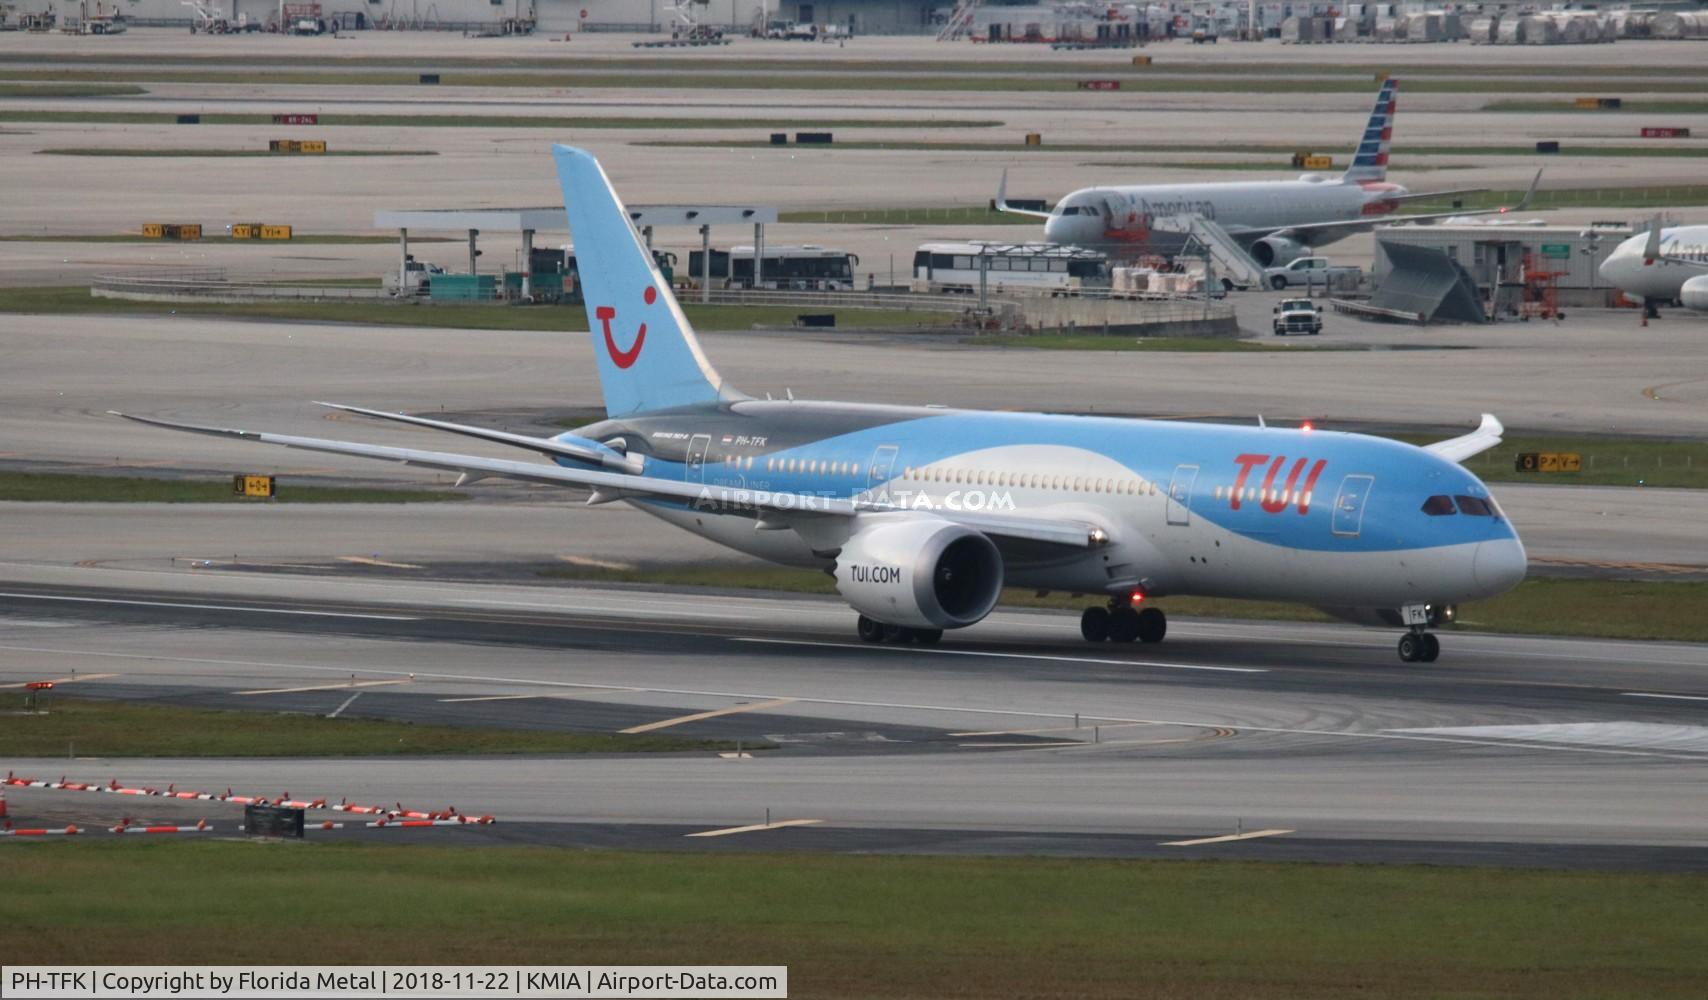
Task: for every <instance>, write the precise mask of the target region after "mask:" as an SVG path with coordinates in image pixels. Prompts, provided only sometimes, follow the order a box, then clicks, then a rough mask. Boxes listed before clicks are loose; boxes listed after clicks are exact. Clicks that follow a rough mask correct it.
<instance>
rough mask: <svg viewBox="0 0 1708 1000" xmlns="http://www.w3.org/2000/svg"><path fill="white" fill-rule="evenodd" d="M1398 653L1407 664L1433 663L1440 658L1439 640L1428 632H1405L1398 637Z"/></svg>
mask: <svg viewBox="0 0 1708 1000" xmlns="http://www.w3.org/2000/svg"><path fill="white" fill-rule="evenodd" d="M1399 653H1400V659H1401V660H1404V661H1405V662H1407V663H1434V662H1435V661H1436V660H1438V659H1440V657H1441V640H1440V639H1437V638H1436V637H1435V636H1434V635H1433V634H1431V633H1429V632H1407V633H1406V634H1405V635H1402V636H1400V646H1399Z"/></svg>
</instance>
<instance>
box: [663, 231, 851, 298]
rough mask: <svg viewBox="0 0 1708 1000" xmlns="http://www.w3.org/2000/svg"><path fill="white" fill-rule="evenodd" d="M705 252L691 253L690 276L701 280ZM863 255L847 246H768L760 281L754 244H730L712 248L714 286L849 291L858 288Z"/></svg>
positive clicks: (797, 290) (805, 290)
mask: <svg viewBox="0 0 1708 1000" xmlns="http://www.w3.org/2000/svg"><path fill="white" fill-rule="evenodd" d="M703 256H704V255H703V254H702V253H701V252H700V251H698V250H694V251H691V252H690V253H689V254H688V273H687V275H685V277H687V278H688V279H689V280H692V281H699V280H700V278H701V276H702V275H704V273H705V272H704V271H703V270H702V265H703V263H704V262H703V260H702V257H703ZM859 266H860V258H859V257H857V256H855V255H854V254H851V253H849V252H848V251H846V250H833V249H830V248H828V247H821V246H814V245H812V244H810V243H809V244H807V245H805V246H798V247H791V246H771V245H769V244H767V245H766V247H765V261H764V267H763V269H762V270H761V272H760V277H759V280H758V281H754V279H753V247H751V246H737V247H730V248H729V250H728V251H724V250H717V249H713V250H712V274H711V278H712V287H713V288H770V289H782V290H784V291H796V292H848V291H853V290H854V272H855V268H858V267H859Z"/></svg>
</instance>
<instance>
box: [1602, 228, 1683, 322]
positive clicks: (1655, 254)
mask: <svg viewBox="0 0 1708 1000" xmlns="http://www.w3.org/2000/svg"><path fill="white" fill-rule="evenodd" d="M1601 276H1602V277H1603V278H1606V279H1607V280H1608V281H1609V282H1611V283H1612V284H1614V285H1616V286H1618V288H1619V289H1620V290H1622V291H1624V292H1625V293H1627V294H1629V295H1634V296H1638V297H1640V298H1642V300H1643V308H1644V309H1645V310H1647V311H1648V314H1649V315H1650V316H1651V317H1652V316H1655V315H1657V312H1656V308H1655V307H1656V306H1658V305H1659V304H1661V303H1663V302H1677V303H1678V304H1679V305H1682V306H1684V307H1685V308H1686V309H1690V310H1693V311H1696V312H1708V226H1674V227H1672V228H1670V229H1662V228H1661V220H1660V219H1659V218H1656V219H1655V221H1654V224H1653V225H1652V226H1650V227H1649V231H1648V232H1646V233H1638V234H1637V235H1636V236H1633V237H1631V238H1630V239H1628V240H1626V241H1625V242H1623V243H1621V244H1619V245H1618V246H1617V247H1615V248H1614V250H1613V252H1612V253H1611V254H1608V255H1607V259H1606V260H1604V261H1602V262H1601Z"/></svg>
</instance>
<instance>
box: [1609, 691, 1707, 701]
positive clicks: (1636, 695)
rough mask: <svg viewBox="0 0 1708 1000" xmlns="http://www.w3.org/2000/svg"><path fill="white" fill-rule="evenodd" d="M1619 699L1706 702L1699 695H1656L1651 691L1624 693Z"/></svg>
mask: <svg viewBox="0 0 1708 1000" xmlns="http://www.w3.org/2000/svg"><path fill="white" fill-rule="evenodd" d="M1620 697H1621V698H1665V699H1667V700H1669V701H1708V696H1704V695H1699V694H1658V693H1656V692H1653V691H1625V692H1622V693H1621V694H1620Z"/></svg>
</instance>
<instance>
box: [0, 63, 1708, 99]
mask: <svg viewBox="0 0 1708 1000" xmlns="http://www.w3.org/2000/svg"><path fill="white" fill-rule="evenodd" d="M1104 75H1105V76H1107V77H1110V78H1114V79H1118V80H1120V81H1121V87H1122V90H1123V91H1124V92H1126V93H1127V94H1132V93H1240V94H1243V93H1249V92H1250V90H1251V86H1252V82H1251V80H1250V79H1249V78H1246V77H1243V76H1239V75H1221V74H1214V73H1212V74H1209V75H1204V76H1196V77H1185V76H1178V75H1158V74H1155V73H1150V72H1148V71H1146V70H1142V69H1138V70H1135V68H1134V67H1132V66H1126V67H1120V68H1116V69H1110V70H1108V71H1106V72H1105V74H1104ZM1084 76H1085V72H1084V71H1083V70H1079V69H1078V68H1075V69H1072V70H1068V71H1064V72H1061V73H1059V74H1043V73H1039V72H1037V70H1036V69H1035V68H1034V69H1032V71H1030V72H1018V73H1002V72H995V73H992V72H984V71H980V70H976V69H975V70H967V71H964V72H945V71H943V70H942V69H941V68H939V67H932V69H931V71H930V72H929V73H920V72H918V66H917V65H915V66H913V67H911V68H910V69H908V70H903V71H895V70H889V69H885V70H879V71H875V72H869V73H862V72H858V71H853V70H850V69H849V68H848V67H845V66H844V65H842V64H838V63H826V64H823V65H820V66H817V67H814V68H813V69H809V70H806V71H803V72H801V73H799V74H791V73H788V72H777V71H770V70H769V68H767V72H766V73H764V74H763V75H761V74H756V73H754V72H753V70H752V68H751V67H750V66H746V65H731V66H729V67H728V68H726V69H721V70H720V69H712V68H709V67H708V66H706V65H702V66H698V67H696V68H695V69H692V70H684V69H683V68H682V67H681V65H680V64H678V65H677V66H675V67H673V68H672V70H671V71H670V72H664V73H658V72H633V71H629V72H625V71H620V70H619V71H613V70H612V69H611V68H609V67H597V68H589V69H580V70H564V69H562V68H561V67H560V68H558V69H556V70H553V71H535V72H517V71H504V70H490V71H480V70H459V71H453V72H444V73H441V74H440V85H441V86H445V87H506V88H583V89H586V88H600V89H635V88H641V89H670V90H679V89H683V90H716V89H721V90H780V91H790V90H801V91H819V90H836V91H848V90H866V91H914V92H918V91H948V92H1040V91H1056V92H1074V91H1078V90H1079V80H1080V79H1082V78H1083V77H1084ZM115 77H116V78H117V79H116V80H115V79H114V78H115ZM0 79H4V80H8V81H15V82H51V83H66V82H89V83H101V84H111V83H115V82H124V83H138V84H142V83H206V84H248V85H256V86H273V87H277V86H366V87H374V86H410V87H416V86H420V85H421V82H420V76H419V74H418V73H413V72H400V71H397V70H394V69H383V68H374V69H367V70H363V69H359V68H352V67H340V68H336V69H331V70H326V71H314V70H303V69H264V68H255V69H218V68H211V67H209V68H204V67H192V68H184V67H179V68H171V69H136V68H133V67H127V66H112V67H107V68H100V69H81V68H70V67H59V68H51V69H40V68H28V69H24V68H11V67H0ZM1702 86H1703V84H1702V82H1701V81H1700V80H1699V79H1695V78H1689V77H1681V76H1680V75H1678V74H1672V75H1666V76H1655V77H1647V78H1643V79H1640V80H1631V79H1621V78H1617V77H1609V78H1606V79H1601V80H1597V81H1596V83H1595V87H1596V89H1597V90H1598V92H1599V94H1600V95H1606V96H1613V95H1622V94H1697V93H1700V92H1701V90H1702ZM1373 87H1374V81H1373V78H1372V77H1371V76H1362V77H1359V76H1293V77H1282V76H1277V77H1273V78H1270V79H1266V80H1265V81H1264V82H1263V89H1264V91H1266V92H1269V93H1295V94H1367V93H1369V92H1370V91H1371V89H1372V88H1373ZM1405 87H1406V92H1407V93H1412V94H1418V93H1425V94H1474V95H1483V94H1487V93H1488V91H1489V89H1490V86H1489V83H1488V81H1487V80H1479V79H1475V78H1465V77H1455V76H1441V77H1408V78H1407V80H1406V83H1405ZM1499 89H1500V90H1502V91H1503V92H1506V93H1514V94H1574V93H1576V92H1577V91H1578V90H1580V89H1581V87H1580V86H1579V84H1578V82H1577V81H1576V80H1575V79H1572V78H1566V79H1556V80H1549V79H1536V78H1532V77H1508V78H1503V79H1502V80H1501V83H1500V86H1499Z"/></svg>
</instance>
